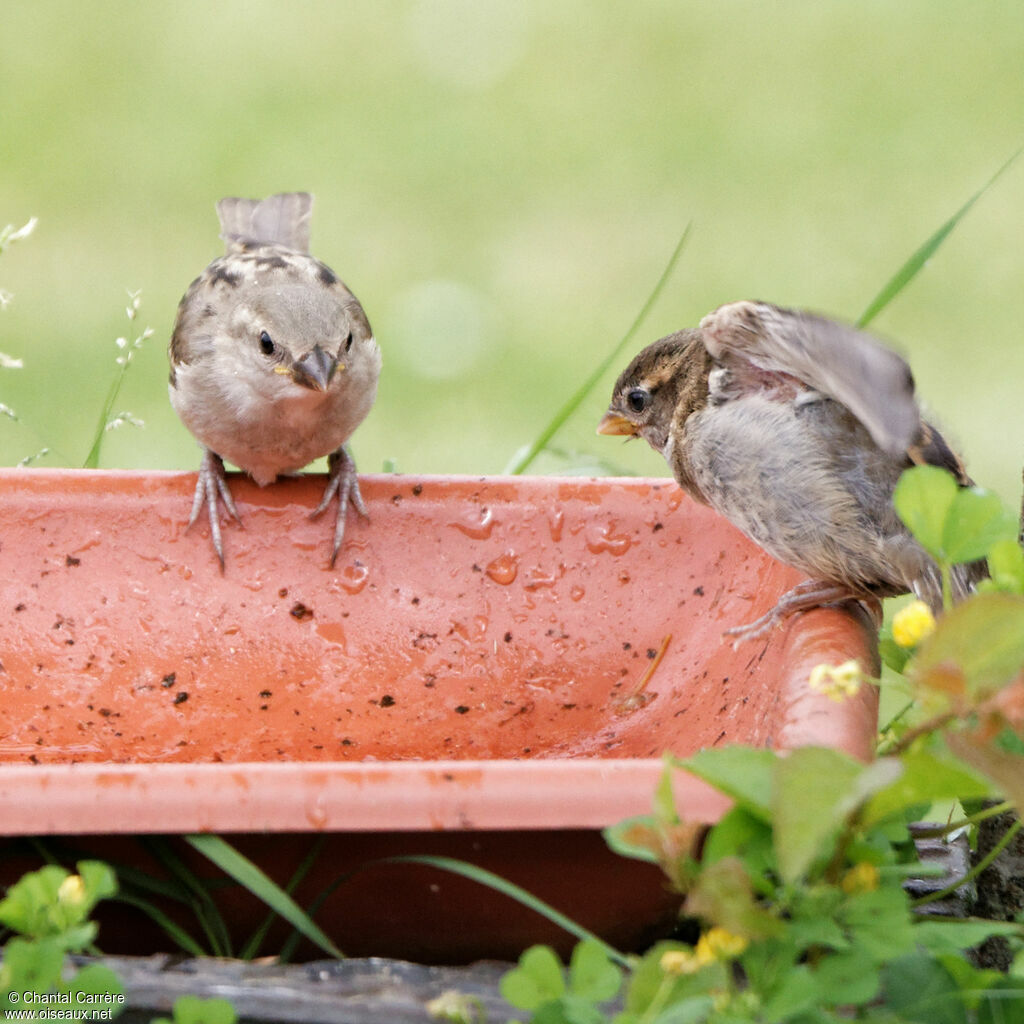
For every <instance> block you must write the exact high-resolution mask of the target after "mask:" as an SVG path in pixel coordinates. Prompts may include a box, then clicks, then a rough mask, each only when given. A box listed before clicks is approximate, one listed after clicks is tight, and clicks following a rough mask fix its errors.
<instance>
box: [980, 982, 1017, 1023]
mask: <svg viewBox="0 0 1024 1024" xmlns="http://www.w3.org/2000/svg"><path fill="white" fill-rule="evenodd" d="M1022 1020H1024V986H1020V985H1014V983H1013V982H1012V981H1010V980H1001V981H997V982H996V983H995V984H993V985H991V986H989V987H988V989H987V991H985V992H983V993H982V994H981V998H980V999H979V1001H978V1017H977V1024H1012V1022H1013V1021H1022Z"/></svg>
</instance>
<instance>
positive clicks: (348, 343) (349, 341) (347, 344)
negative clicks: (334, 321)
mask: <svg viewBox="0 0 1024 1024" xmlns="http://www.w3.org/2000/svg"><path fill="white" fill-rule="evenodd" d="M350 348H352V332H351V331H349V332H348V337H347V338H346V339H345V351H346V352H348V350H349V349H350Z"/></svg>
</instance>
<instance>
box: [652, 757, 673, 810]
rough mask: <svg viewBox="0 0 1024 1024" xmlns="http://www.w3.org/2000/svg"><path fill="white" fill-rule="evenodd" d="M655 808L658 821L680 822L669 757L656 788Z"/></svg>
mask: <svg viewBox="0 0 1024 1024" xmlns="http://www.w3.org/2000/svg"><path fill="white" fill-rule="evenodd" d="M653 810H654V814H655V817H656V818H657V819H658V821H660V822H662V823H664V824H666V825H678V824H679V812H678V811H677V810H676V798H675V793H673V791H672V762H671V760H669V759H668V758H666V759H665V767H664V768H662V770H661V776H660V777H659V779H658V785H657V786H656V787H655V790H654V800H653Z"/></svg>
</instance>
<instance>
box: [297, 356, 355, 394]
mask: <svg viewBox="0 0 1024 1024" xmlns="http://www.w3.org/2000/svg"><path fill="white" fill-rule="evenodd" d="M344 369H345V367H344V366H342V365H340V364H339V363H338V359H337V357H336V356H332V355H331V353H330V352H328V351H327V350H326V349H322V348H321V347H320V346H319V345H316V346H314V347H313V348H312V349H311V350H310V351H309V352H307V353H306V354H305V355H304V356H303V357H302V358H301V359H299V360H298V361H297V362H296V363H295V365H294V366H293V367H292V369H291V376H292V380H293V381H295V383H296V384H301V385H302V387H304V388H309V389H310V390H312V391H326V390H327V386H328V385H329V384H330V383H331V378H332V377H333V376H334V374H335V373H336V372H337V371H338V370H344Z"/></svg>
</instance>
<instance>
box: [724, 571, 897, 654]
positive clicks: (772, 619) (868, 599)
mask: <svg viewBox="0 0 1024 1024" xmlns="http://www.w3.org/2000/svg"><path fill="white" fill-rule="evenodd" d="M847 601H857V602H859V603H860V604H861V605H863V606H864V608H865V609H866V611H867V612H868V614H869V615H870V616H871V618H872V620H873V621H874V623H875V626H876V627H877V626H879V625H881V604H880V603H879V601H878V599H877V598H876V597H873V596H871V595H869V594H859V593H855V592H853V591H852V590H850V588H849V587H845V586H843V585H842V584H839V583H828V582H825V581H824V580H804V581H803V583H798V584H797V585H796V586H795V587H793V589H792V590H789V591H787V592H786V593H785V594H783V595H782V597H780V598H779V601H778V603H777V604H776V605H775V607H774V608H772V609H770V610H769V611H768V612H766V613H765V614H764V615H762V616H761V617H760V618H759V619H754V621H753V622H747V623H744V624H743V625H742V626H733V627H731V628H730V629H727V630H726V631H725V636H729V637H733V644H732V646H733V650H736V649H737V648H738V647H739V646H740V644H744V643H746V642H747V641H748V640H756V639H757V638H758V637H760V636H764V634H765V633H768V632H770V631H771V630H773V629H774V628H775V627H776V626H778V625H779V624H781V623H782V622H783V621H785V620H786V619H788V618H789V617H790V616H791V615H796V614H797V613H798V612H806V611H810V610H811V609H812V608H820V607H821V606H822V605H829V604H841V603H843V602H847Z"/></svg>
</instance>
